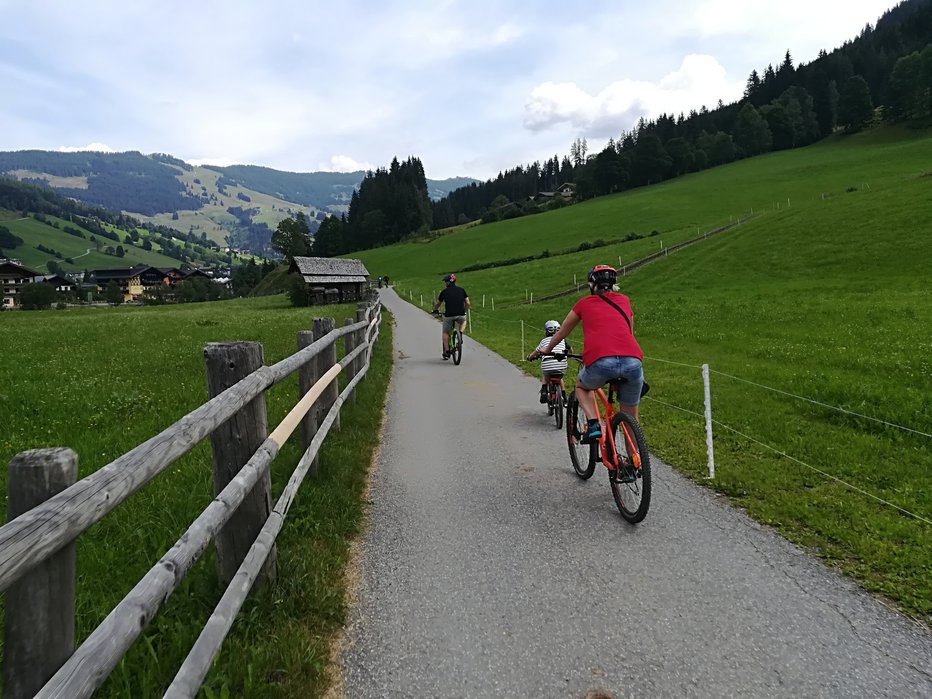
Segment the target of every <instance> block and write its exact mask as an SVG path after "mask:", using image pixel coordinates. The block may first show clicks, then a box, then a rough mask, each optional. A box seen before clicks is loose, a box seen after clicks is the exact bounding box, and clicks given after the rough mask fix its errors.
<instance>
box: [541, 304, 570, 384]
mask: <svg viewBox="0 0 932 699" xmlns="http://www.w3.org/2000/svg"><path fill="white" fill-rule="evenodd" d="M559 329H560V324H559V323H558V322H557V321H555V320H548V321H547V322H546V323H544V338H543V339H542V340H541V341H540V343H538V345H537V349H538V350H543V349H544V348H545V347H546V346H547V345H548V343H549V342H550V338H551V337H553V336H554V335H556V334H557V331H558V330H559ZM553 351H554V352H556V353H557V354H564V353H566V352H570V351H572V350H571V349H570V343H569V342H566V341H565V340H564V341H562V342H558V343H557V344H556V345H554V347H553ZM564 376H566V358H565V357H564V358H563V359H558V358H557V357H544V358H543V359H542V360H541V362H540V402H541V403H546V402H547V383H548V379H550V378H559V379H560V389H561V390H563V389H564V386H563V377H564Z"/></svg>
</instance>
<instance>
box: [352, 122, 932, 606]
mask: <svg viewBox="0 0 932 699" xmlns="http://www.w3.org/2000/svg"><path fill="white" fill-rule="evenodd" d="M929 162H932V137H930V136H929V133H928V132H927V131H926V132H919V133H917V132H896V131H889V130H883V131H877V132H871V133H866V134H862V135H858V136H854V137H847V138H841V137H838V138H834V139H830V140H829V141H828V142H825V143H823V144H819V145H816V146H812V147H810V148H806V149H801V150H797V151H793V152H782V153H774V154H770V155H767V156H763V157H760V158H755V159H752V160H746V161H742V162H738V163H733V164H731V165H729V166H726V167H721V168H717V169H714V170H710V171H707V172H704V173H700V174H697V175H691V176H689V177H685V178H681V179H679V180H674V181H671V182H668V183H664V184H662V185H660V186H655V187H648V188H644V189H641V190H635V191H632V192H627V193H623V194H619V195H615V196H611V197H605V198H601V199H597V200H592V201H589V202H585V203H582V204H578V205H575V206H572V207H568V208H565V209H561V210H559V211H557V212H553V213H549V214H541V215H538V216H531V217H526V218H520V219H515V220H512V221H508V222H504V223H497V224H491V225H484V226H477V227H473V228H470V229H468V230H465V231H462V232H453V233H449V234H448V235H446V236H443V237H440V238H437V239H435V240H433V241H432V242H430V243H420V244H418V243H412V244H407V245H401V246H396V247H394V248H381V249H378V250H371V251H365V252H362V253H359V254H358V257H360V258H361V259H362V260H363V261H364V262H365V263H366V265H367V267H368V269H369V270H370V272H372V274H374V275H376V274H386V273H387V274H389V275H390V276H391V278H392V282H393V284H394V285H395V286H396V290H397V291H399V293H401V294H402V295H404V296H406V297H407V298H409V299H410V300H411V301H412V302H413V303H415V304H418V303H421V299H422V298H423V299H424V301H423V303H424V305H425V306H426V305H427V304H428V303H429V301H430V299H431V297H432V295H435V294H436V293H437V292H438V291H439V289H440V288H441V286H442V284H441V283H440V275H442V274H443V273H445V272H448V271H457V272H458V276H459V277H460V280H461V285H462V286H463V287H464V288H465V289H467V291H468V292H469V293H470V296H471V299H472V303H473V309H474V312H473V314H472V334H473V336H474V337H475V338H476V339H477V340H479V341H480V342H482V343H484V344H486V345H487V346H489V347H491V348H492V349H494V350H496V351H497V352H499V353H500V354H502V355H503V356H505V357H506V358H507V359H509V360H511V361H513V362H514V363H516V364H518V365H519V366H523V367H525V368H526V369H527V370H528V371H529V372H536V371H537V367H536V365H527V364H524V363H522V357H523V355H524V353H526V352H528V351H530V349H532V348H533V347H534V346H535V345H536V343H537V342H538V341H539V339H540V337H541V336H542V334H543V332H542V327H543V323H544V321H545V320H547V319H549V318H554V319H556V320H562V319H563V317H564V316H565V315H566V312H567V311H568V310H569V308H570V307H571V306H572V304H573V303H574V301H575V299H576V298H578V296H579V295H582V293H583V292H582V291H581V292H580V293H579V294H570V295H567V296H565V297H562V298H558V299H555V300H552V301H547V302H544V303H534V304H533V305H530V304H527V303H526V302H525V299H530V295H531V294H533V295H534V296H535V297H536V298H538V299H539V298H540V297H542V296H544V295H546V294H551V293H554V292H557V291H560V290H568V289H572V288H573V275H574V274H575V275H576V280H577V282H578V283H580V284H584V277H585V274H586V271H587V270H588V269H589V268H591V267H592V265H594V264H596V263H600V262H602V263H611V264H617V263H618V258H619V256H620V257H621V264H622V265H624V264H627V263H629V262H631V261H633V260H636V259H639V258H640V257H643V256H645V255H648V254H651V253H654V252H657V251H658V250H659V242H658V241H659V240H663V241H664V245H667V244H668V241H669V244H671V245H672V244H675V243H677V242H681V241H683V240H687V239H689V238H691V237H696V226H697V225H698V226H699V231H700V233H703V232H705V231H706V230H708V229H711V228H714V227H716V225H722V224H723V223H728V222H729V221H731V220H733V219H737V218H739V217H744V216H747V217H748V218H747V219H746V220H745V221H744V222H743V223H742V224H741V225H739V226H736V227H734V228H731V229H729V230H728V231H726V232H723V233H720V234H717V235H713V236H710V237H708V238H707V239H705V240H703V241H701V242H699V243H697V244H695V245H692V246H690V247H687V248H685V249H683V250H680V251H677V252H675V253H673V254H670V255H669V256H667V257H663V258H661V259H659V260H657V261H654V262H652V263H650V264H648V265H646V266H644V267H641V268H639V269H637V270H634V271H632V273H631V274H630V275H626V276H624V277H621V278H620V286H621V290H622V291H623V292H624V293H627V294H629V295H630V297H631V299H632V303H633V306H634V312H635V331H636V334H637V336H638V339H639V342H640V343H641V346H642V347H643V349H644V351H645V354H646V360H645V372H646V374H647V377H648V379H649V381H650V383H651V385H652V391H651V394H650V396H649V397H648V399H647V400H646V401H645V403H644V405H643V408H642V419H643V422H644V426H645V431H646V433H647V436H648V440H649V441H650V443H651V446H652V447H653V448H654V449H655V450H656V451H657V453H658V454H659V455H660V456H661V457H662V458H664V459H666V460H668V461H669V462H670V463H672V464H674V465H676V466H677V467H678V468H679V469H680V470H681V471H683V472H684V473H686V474H688V475H690V476H691V477H693V478H695V479H696V480H701V481H703V482H706V483H708V484H709V485H710V486H711V487H714V488H716V489H718V490H719V491H721V492H723V493H725V494H727V495H728V496H730V497H731V498H732V499H733V501H734V502H736V503H737V504H738V505H740V506H741V507H743V508H745V509H747V510H748V512H749V513H751V514H752V515H753V516H754V517H756V518H757V519H759V520H760V521H762V522H764V523H767V524H769V525H772V526H774V527H776V528H777V529H779V530H780V531H781V533H783V534H784V535H785V536H787V537H788V538H790V539H791V540H793V541H795V542H797V543H799V544H800V545H802V546H804V547H805V548H807V549H808V550H810V551H812V552H814V553H816V554H818V555H820V556H821V557H823V558H824V559H825V560H826V561H828V562H829V563H831V564H832V565H836V566H837V567H839V568H840V569H842V570H844V571H845V572H847V573H850V574H851V575H853V576H854V577H855V578H856V579H857V580H859V581H860V583H861V584H862V585H863V586H865V587H866V588H868V589H870V590H872V591H874V592H877V593H880V594H882V595H885V596H886V597H888V598H889V599H892V600H893V601H894V602H895V604H897V605H898V606H899V608H900V609H902V610H903V611H905V612H906V613H907V614H910V615H913V616H915V617H917V618H920V619H922V620H924V621H925V622H926V623H928V622H929V621H930V620H932V564H930V561H932V536H930V535H929V534H930V531H932V442H930V434H932V360H930V357H932V336H930V334H929V328H930V327H932V285H930V284H929V262H930V260H932V237H930V231H932V177H929V176H926V172H927V168H928V164H929ZM752 209H753V216H751V211H752ZM654 230H656V231H658V234H657V235H656V236H652V237H646V238H643V239H640V240H633V241H629V242H624V243H617V244H612V245H608V246H605V247H600V248H596V249H590V250H584V251H581V252H574V253H570V254H565V255H559V256H555V255H553V253H554V251H556V250H560V249H567V248H572V247H573V246H574V245H578V244H579V243H580V242H583V241H589V242H592V241H593V240H595V239H597V238H602V239H604V240H610V239H611V238H613V237H616V238H617V237H622V236H624V235H625V234H626V233H627V232H629V231H635V232H638V233H641V234H645V233H650V232H652V231H654ZM613 233H614V235H613ZM545 249H546V250H549V251H550V252H551V257H549V258H545V259H536V260H534V261H531V262H527V263H523V264H518V265H510V266H501V267H493V268H490V269H483V270H481V271H476V272H463V273H459V270H461V269H462V268H464V267H466V266H468V265H471V264H475V263H477V262H487V261H491V260H507V259H509V258H513V257H519V256H522V255H528V254H538V253H539V252H540V251H542V250H545ZM583 289H585V287H584V286H583ZM493 299H494V302H495V310H494V311H493V310H492V300H493ZM483 301H484V302H483ZM522 323H523V330H522ZM522 332H523V334H524V337H523V340H522ZM574 338H575V340H576V343H577V346H579V345H580V344H581V332H580V331H579V330H577V331H576V332H575V333H574V335H573V336H571V338H570V339H571V340H573V339H574ZM705 363H708V364H709V365H710V366H711V369H712V378H711V390H712V406H713V408H712V410H713V418H714V419H715V421H716V422H715V426H714V432H715V463H716V473H715V479H714V481H706V480H705V476H707V473H708V472H707V460H706V445H705V430H704V422H703V418H702V413H703V385H702V379H701V370H700V367H701V365H702V364H705ZM528 400H529V401H534V400H536V396H531V395H529V396H528ZM554 450H555V456H554V458H556V459H566V458H567V457H566V456H565V454H564V453H563V452H564V451H565V447H564V446H563V444H562V440H561V439H560V438H559V436H558V435H556V434H555V436H554ZM656 506H658V507H662V506H663V505H662V501H658V502H657V503H656Z"/></svg>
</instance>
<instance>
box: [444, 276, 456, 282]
mask: <svg viewBox="0 0 932 699" xmlns="http://www.w3.org/2000/svg"><path fill="white" fill-rule="evenodd" d="M443 281H445V282H448V283H450V284H454V283H456V275H455V274H447V275H445V276H444V277H443Z"/></svg>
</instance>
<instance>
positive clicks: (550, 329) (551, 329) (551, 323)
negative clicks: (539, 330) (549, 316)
mask: <svg viewBox="0 0 932 699" xmlns="http://www.w3.org/2000/svg"><path fill="white" fill-rule="evenodd" d="M559 329H560V324H559V323H558V322H557V321H555V320H548V321H547V322H546V323H544V332H545V333H547V337H553V336H554V335H556V334H557V330H559Z"/></svg>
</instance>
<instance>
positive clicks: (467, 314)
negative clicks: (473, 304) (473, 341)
mask: <svg viewBox="0 0 932 699" xmlns="http://www.w3.org/2000/svg"><path fill="white" fill-rule="evenodd" d="M466 318H468V319H469V334H470V335H472V311H471V310H469V309H468V308H467V309H466Z"/></svg>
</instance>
